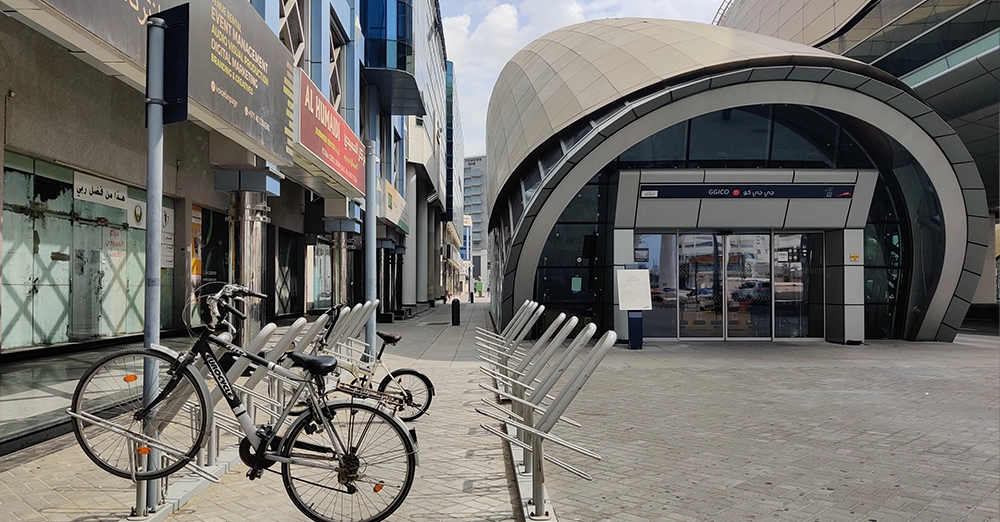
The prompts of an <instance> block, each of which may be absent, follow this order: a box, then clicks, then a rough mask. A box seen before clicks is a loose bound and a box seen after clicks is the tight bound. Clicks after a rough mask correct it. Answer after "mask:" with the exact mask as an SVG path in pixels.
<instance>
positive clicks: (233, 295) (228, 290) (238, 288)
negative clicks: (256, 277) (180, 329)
mask: <svg viewBox="0 0 1000 522" xmlns="http://www.w3.org/2000/svg"><path fill="white" fill-rule="evenodd" d="M246 297H256V298H258V299H264V298H266V297H267V295H265V294H262V293H260V292H254V291H253V290H251V289H249V288H247V287H245V286H242V285H237V284H231V283H230V284H227V285H225V286H223V287H222V289H221V290H219V291H218V292H216V293H214V294H212V295H209V296H208V297H206V298H205V303H206V304H207V305H208V311H209V314H211V316H212V319H211V321H210V323H209V325H208V326H209V329H210V330H215V326H216V325H217V324H218V323H219V319H221V318H222V317H223V314H222V313H221V312H220V311H219V308H222V309H223V310H225V311H226V312H227V313H231V314H233V315H235V316H236V317H239V318H240V320H244V319H246V318H247V316H246V314H244V313H243V312H241V311H239V310H238V309H236V307H234V306H233V305H231V304H229V301H230V300H231V299H243V298H246Z"/></svg>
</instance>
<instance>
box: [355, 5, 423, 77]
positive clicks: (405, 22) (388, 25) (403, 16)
mask: <svg viewBox="0 0 1000 522" xmlns="http://www.w3.org/2000/svg"><path fill="white" fill-rule="evenodd" d="M359 4H360V6H359V11H360V16H359V18H360V19H361V30H362V32H363V33H364V35H365V65H367V66H368V67H384V68H388V69H399V70H401V71H406V72H408V73H410V74H413V3H412V2H409V1H406V0H395V1H394V0H362V1H361V2H359Z"/></svg>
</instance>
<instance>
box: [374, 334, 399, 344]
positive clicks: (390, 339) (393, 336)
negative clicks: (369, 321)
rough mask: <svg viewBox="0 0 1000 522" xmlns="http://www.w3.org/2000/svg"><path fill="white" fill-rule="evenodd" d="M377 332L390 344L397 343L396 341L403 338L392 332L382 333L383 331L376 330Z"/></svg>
mask: <svg viewBox="0 0 1000 522" xmlns="http://www.w3.org/2000/svg"><path fill="white" fill-rule="evenodd" d="M375 333H376V334H377V335H378V336H379V337H381V338H382V340H383V341H385V342H387V343H389V344H396V343H398V342H399V340H400V339H402V338H403V336H402V335H399V334H390V333H382V332H375Z"/></svg>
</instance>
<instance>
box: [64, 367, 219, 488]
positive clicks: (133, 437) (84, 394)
mask: <svg viewBox="0 0 1000 522" xmlns="http://www.w3.org/2000/svg"><path fill="white" fill-rule="evenodd" d="M147 362H155V363H157V364H158V366H159V368H158V370H157V372H156V375H155V376H152V377H153V378H154V379H155V381H153V382H155V383H156V385H157V394H159V392H160V391H161V390H162V389H163V387H164V386H165V385H166V384H167V383H168V382H169V381H170V379H171V377H172V376H171V375H170V374H169V373H168V371H169V370H170V365H171V364H172V363H173V362H174V359H172V358H170V357H169V356H167V355H164V354H161V353H158V352H153V351H149V350H143V349H130V350H123V351H120V352H117V353H113V354H111V355H108V356H107V357H104V358H103V359H101V360H99V361H97V363H95V364H94V365H93V366H91V367H90V369H88V370H87V371H86V373H84V375H83V377H82V378H81V379H80V382H79V384H77V386H76V391H75V392H74V393H73V401H72V403H71V405H70V411H72V412H73V413H75V414H78V415H83V416H84V417H85V418H84V419H81V418H80V417H73V423H72V424H73V433H75V434H76V440H77V441H78V442H79V443H80V447H81V448H83V452H84V453H85V454H86V455H87V457H89V458H90V460H92V461H94V463H95V464H97V465H98V466H100V467H101V468H103V469H104V470H105V471H107V472H109V473H111V474H113V475H116V476H118V477H122V478H135V479H147V480H149V479H156V478H160V477H165V476H167V475H169V474H171V473H173V472H175V471H177V470H179V469H180V468H182V467H183V466H184V465H185V464H187V463H188V462H189V461H190V460H191V459H192V458H194V456H195V455H196V454H197V452H198V450H199V449H201V447H202V445H203V444H204V442H205V440H206V438H207V436H208V431H207V430H208V426H209V425H210V423H211V416H212V410H211V409H210V408H206V405H207V404H208V399H207V397H208V390H207V388H206V386H205V382H204V381H202V380H201V379H200V378H196V377H195V375H194V373H192V371H191V369H190V368H184V369H183V370H181V372H180V373H179V374H177V379H179V380H178V382H177V386H176V387H175V388H174V390H173V391H172V392H170V395H169V396H168V397H166V398H165V399H164V400H163V401H161V402H160V403H159V404H158V405H157V406H156V407H154V408H153V410H151V411H150V412H149V413H148V414H147V415H146V417H145V419H144V420H137V419H136V413H138V412H139V411H140V410H141V409H142V406H143V394H142V392H143V381H144V380H145V377H146V376H145V368H146V363H147ZM139 447H150V448H153V449H156V450H159V454H160V455H162V456H163V462H158V463H156V464H157V465H156V466H149V467H152V468H156V469H152V470H151V469H148V468H149V467H147V469H138V466H137V465H136V462H137V457H138V455H137V450H138V448H139Z"/></svg>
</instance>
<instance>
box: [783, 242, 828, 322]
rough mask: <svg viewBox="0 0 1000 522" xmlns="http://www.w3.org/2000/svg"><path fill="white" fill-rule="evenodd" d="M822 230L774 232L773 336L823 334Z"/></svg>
mask: <svg viewBox="0 0 1000 522" xmlns="http://www.w3.org/2000/svg"><path fill="white" fill-rule="evenodd" d="M823 319H824V318H823V234H822V233H815V234H775V236H774V320H775V325H774V336H775V337H823Z"/></svg>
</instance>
